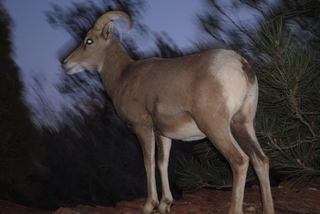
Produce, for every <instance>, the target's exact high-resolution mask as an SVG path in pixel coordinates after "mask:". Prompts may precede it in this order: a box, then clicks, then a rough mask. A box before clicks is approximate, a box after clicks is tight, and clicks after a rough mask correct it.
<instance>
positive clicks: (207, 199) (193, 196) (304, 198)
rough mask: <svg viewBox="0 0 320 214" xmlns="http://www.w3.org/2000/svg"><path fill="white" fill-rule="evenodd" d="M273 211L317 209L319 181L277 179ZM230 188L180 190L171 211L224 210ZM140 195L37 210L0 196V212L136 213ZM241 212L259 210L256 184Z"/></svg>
mask: <svg viewBox="0 0 320 214" xmlns="http://www.w3.org/2000/svg"><path fill="white" fill-rule="evenodd" d="M272 195H273V198H274V205H275V212H276V213H277V214H289V213H290V214H297V213H319V214H320V184H317V183H302V184H298V185H296V186H292V184H291V183H288V182H287V183H281V184H280V185H279V186H277V187H272ZM230 197H231V191H222V190H213V189H201V190H199V191H196V192H193V193H183V198H182V199H180V200H176V201H175V202H174V205H173V207H172V212H171V213H172V214H207V213H219V214H220V213H222V214H223V213H228V209H229V206H230ZM145 200H146V199H144V198H140V199H136V200H134V201H121V202H119V203H117V205H116V207H101V206H97V207H90V206H85V205H78V206H77V207H74V208H62V207H61V208H59V209H58V210H56V211H50V210H38V209H33V208H28V207H24V206H20V205H17V204H14V203H11V202H8V201H3V200H0V214H102V213H103V214H109V213H110V214H137V213H139V212H141V210H142V207H143V205H144V203H145ZM243 210H244V213H245V214H253V213H262V207H261V202H260V194H259V187H258V186H253V187H249V188H246V190H245V198H244V203H243Z"/></svg>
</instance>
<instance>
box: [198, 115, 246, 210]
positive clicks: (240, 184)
mask: <svg viewBox="0 0 320 214" xmlns="http://www.w3.org/2000/svg"><path fill="white" fill-rule="evenodd" d="M218 120H219V121H218ZM203 121H205V120H203ZM209 121H215V124H203V123H202V124H201V125H198V126H199V129H200V130H201V131H202V132H203V133H204V134H205V135H206V136H207V137H208V138H209V140H210V141H211V143H212V144H213V145H214V146H215V147H216V148H217V149H218V150H219V152H220V153H221V154H222V155H223V156H224V157H225V158H226V159H227V161H228V162H229V164H230V166H231V169H232V172H233V189H232V197H231V204H230V209H229V214H242V213H243V211H242V204H243V198H244V187H245V182H246V176H247V170H248V166H249V157H248V156H247V155H246V154H245V153H244V152H243V151H242V149H241V148H240V146H239V145H238V143H237V142H236V140H235V139H234V138H233V136H232V134H231V130H230V122H229V121H228V120H226V119H223V118H222V117H219V116H217V117H213V119H212V120H209ZM199 124H200V123H199Z"/></svg>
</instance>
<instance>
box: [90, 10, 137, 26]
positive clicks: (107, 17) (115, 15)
mask: <svg viewBox="0 0 320 214" xmlns="http://www.w3.org/2000/svg"><path fill="white" fill-rule="evenodd" d="M113 19H122V20H124V21H125V22H126V23H127V25H128V31H130V30H131V28H132V21H131V19H130V17H129V16H128V14H126V13H125V12H122V11H109V12H107V13H105V14H103V15H102V16H100V18H99V19H98V20H97V21H96V23H95V24H94V26H93V28H95V29H97V30H102V29H103V28H104V26H105V25H106V24H107V23H108V22H110V21H111V20H113Z"/></svg>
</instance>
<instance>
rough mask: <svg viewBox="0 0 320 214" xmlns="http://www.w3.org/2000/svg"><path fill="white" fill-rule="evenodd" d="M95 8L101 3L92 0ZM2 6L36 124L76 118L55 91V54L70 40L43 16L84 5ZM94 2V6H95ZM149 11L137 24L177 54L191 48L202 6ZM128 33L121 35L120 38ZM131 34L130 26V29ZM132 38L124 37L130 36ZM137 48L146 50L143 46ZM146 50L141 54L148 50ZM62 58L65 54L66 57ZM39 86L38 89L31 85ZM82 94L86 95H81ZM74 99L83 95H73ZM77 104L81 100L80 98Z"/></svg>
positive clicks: (39, 1) (32, 1)
mask: <svg viewBox="0 0 320 214" xmlns="http://www.w3.org/2000/svg"><path fill="white" fill-rule="evenodd" d="M96 1H97V3H99V2H101V1H100V0H96ZM3 2H4V6H5V8H6V10H7V11H8V13H9V14H10V16H11V18H12V19H13V28H12V30H13V31H12V35H13V38H12V41H13V45H14V46H13V48H14V52H15V54H14V60H15V61H16V63H17V64H18V66H19V67H20V73H21V77H22V80H23V81H24V83H25V93H24V96H25V98H26V101H27V105H28V106H30V107H31V112H33V114H34V115H35V118H36V119H35V122H36V123H38V124H42V125H45V124H46V125H48V126H54V125H53V121H58V120H60V121H62V120H63V118H62V117H61V115H62V114H63V113H64V111H65V110H62V109H68V110H67V111H68V112H71V111H72V112H74V114H76V113H78V110H76V108H75V105H80V103H79V101H76V100H74V99H72V98H69V97H66V96H65V95H63V94H61V93H60V92H59V91H58V90H57V87H56V85H57V84H59V83H61V77H62V75H66V74H65V73H64V71H63V69H62V68H61V62H60V60H59V57H58V55H59V53H60V54H61V51H62V52H63V49H64V47H66V48H67V49H68V47H70V46H72V45H74V44H75V41H74V40H73V39H72V37H71V36H70V35H69V34H68V33H67V32H65V31H64V29H62V28H53V27H52V26H51V25H50V24H49V23H48V22H47V21H46V16H45V13H44V12H45V11H52V6H51V4H50V3H54V4H56V5H59V6H61V7H70V6H72V3H73V2H77V3H79V2H80V3H81V2H83V3H85V2H86V0H77V1H75V0H28V1H24V0H23V1H22V0H4V1H3ZM94 2H95V1H94ZM146 2H147V4H148V7H147V10H146V11H145V12H144V13H143V20H142V23H144V24H146V25H148V26H149V28H150V30H151V31H153V32H159V33H160V32H166V33H167V34H168V35H169V36H170V37H171V38H172V39H173V40H174V42H175V43H176V44H177V45H178V47H179V48H181V49H186V48H190V47H192V46H193V44H192V40H194V38H196V36H197V27H196V26H195V20H196V14H197V13H198V12H199V11H201V10H202V9H203V7H202V6H203V2H204V1H203V0H161V1H159V0H146ZM126 30H127V29H123V32H124V35H125V34H126ZM133 30H134V26H133ZM132 35H133V33H132V34H131V35H130V34H128V35H126V36H132ZM140 41H141V44H139V43H138V45H139V46H140V47H141V48H143V47H144V46H146V44H145V42H144V41H143V40H140ZM149 49H150V47H145V48H144V49H143V50H149ZM66 54H67V53H66ZM36 79H37V80H38V81H41V83H40V84H41V86H40V85H39V84H38V83H37V82H36ZM80 93H85V92H80ZM77 96H78V97H81V96H83V94H78V95H77ZM80 99H81V98H80Z"/></svg>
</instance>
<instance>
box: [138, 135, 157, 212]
mask: <svg viewBox="0 0 320 214" xmlns="http://www.w3.org/2000/svg"><path fill="white" fill-rule="evenodd" d="M136 135H137V137H138V139H139V142H140V145H141V148H142V152H143V159H144V166H145V169H146V173H147V185H148V198H147V202H146V204H145V205H144V207H143V213H145V214H151V213H153V210H154V208H155V207H157V206H158V205H159V200H158V195H157V187H156V178H155V138H154V132H153V131H152V130H147V129H143V130H139V131H138V130H137V131H136Z"/></svg>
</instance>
